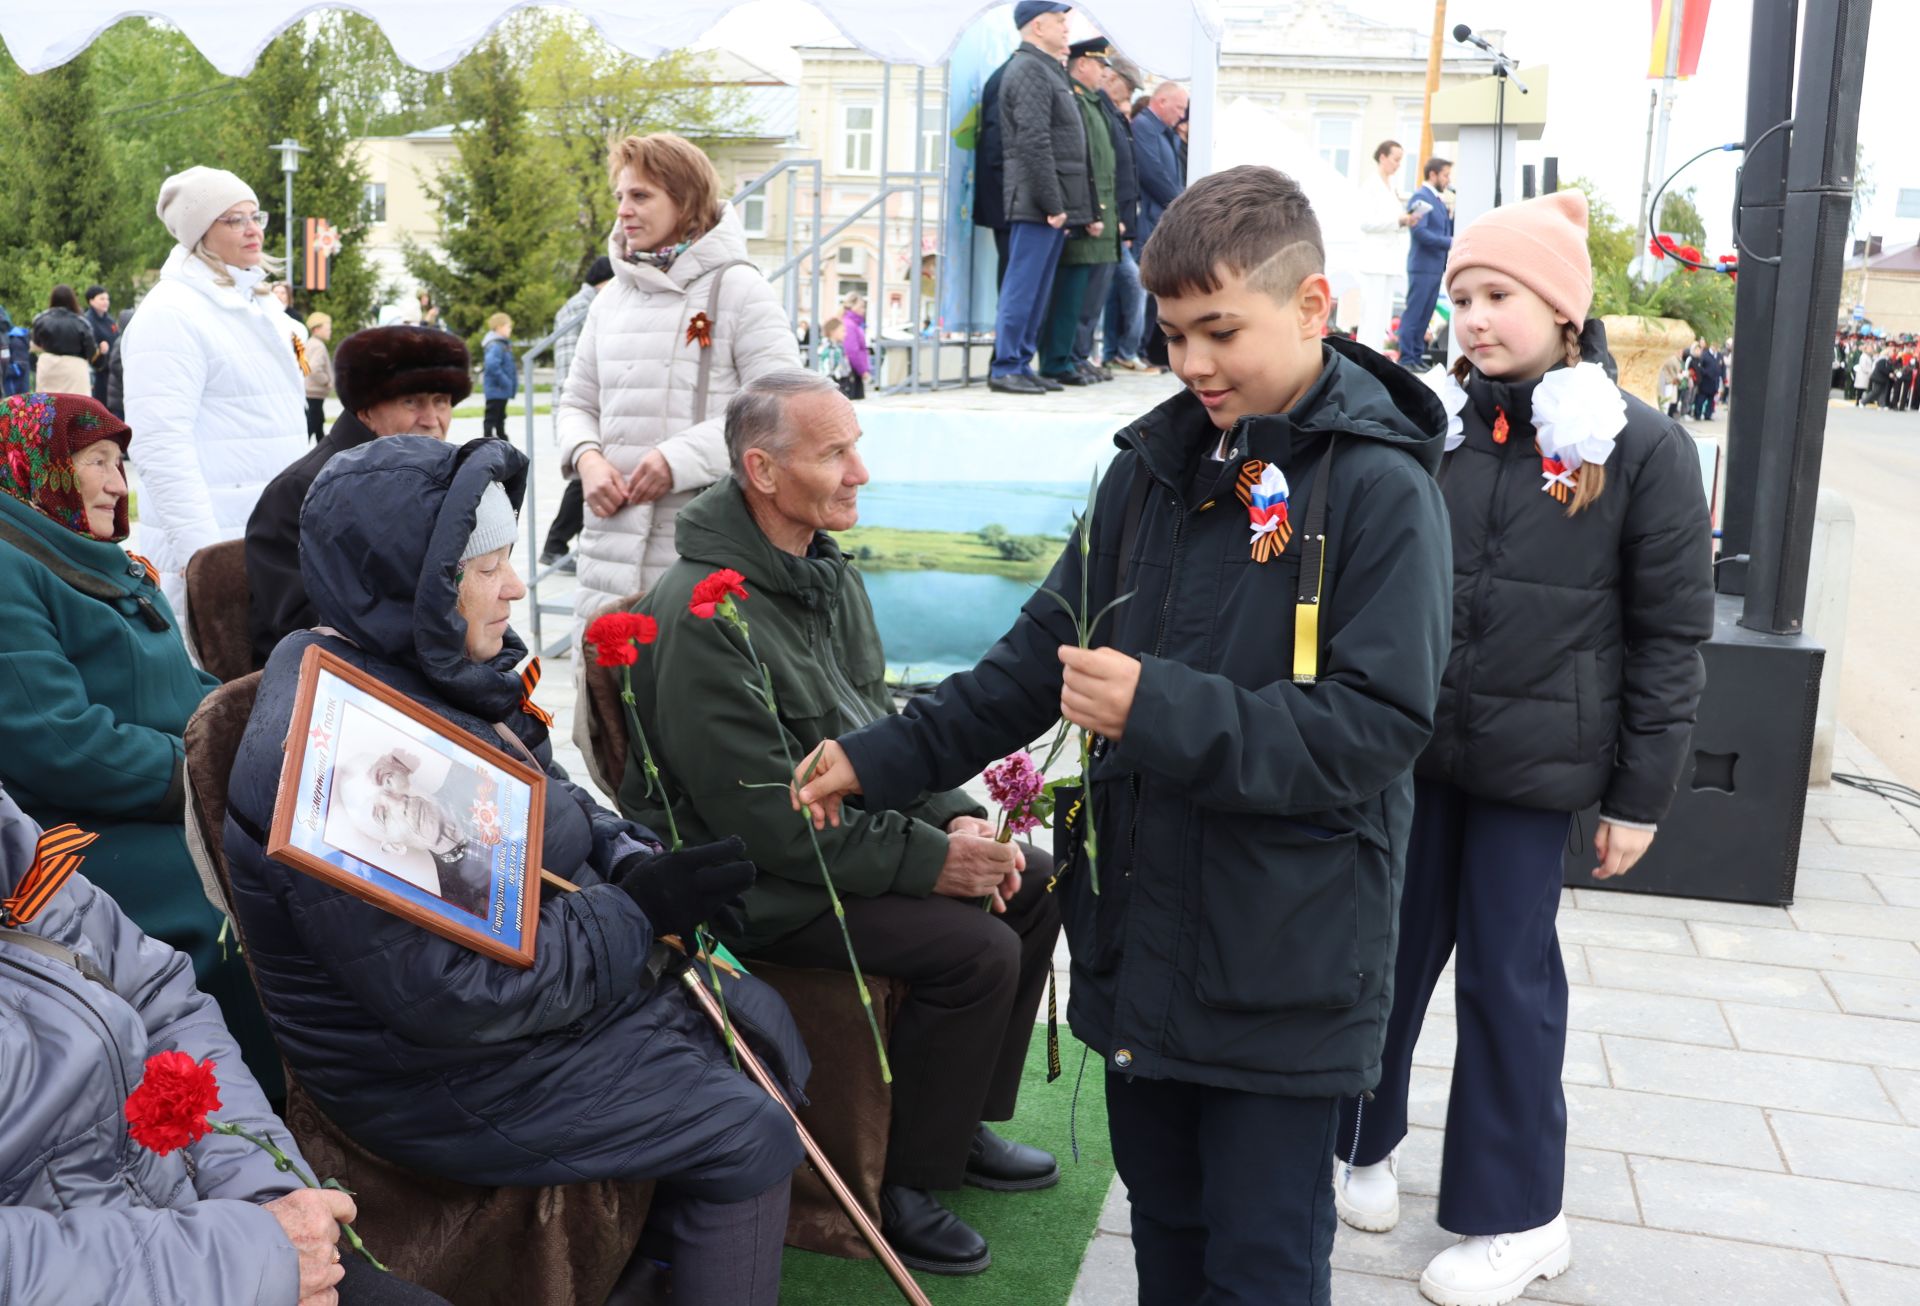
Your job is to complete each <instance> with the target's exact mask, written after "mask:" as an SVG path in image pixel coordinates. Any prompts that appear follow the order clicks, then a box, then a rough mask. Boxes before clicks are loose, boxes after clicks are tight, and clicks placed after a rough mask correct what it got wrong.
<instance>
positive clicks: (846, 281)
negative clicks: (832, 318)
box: [821, 277, 867, 312]
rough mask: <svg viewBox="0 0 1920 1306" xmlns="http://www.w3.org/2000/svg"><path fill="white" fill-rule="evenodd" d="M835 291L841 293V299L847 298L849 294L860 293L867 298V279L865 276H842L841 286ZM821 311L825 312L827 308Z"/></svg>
mask: <svg viewBox="0 0 1920 1306" xmlns="http://www.w3.org/2000/svg"><path fill="white" fill-rule="evenodd" d="M835 293H836V294H838V295H839V297H840V299H845V298H846V297H847V296H848V295H858V296H860V297H861V298H862V299H865V298H866V297H867V279H866V278H865V277H841V278H840V281H839V288H838V290H837V291H836V292H835ZM835 303H836V304H837V303H838V301H837V300H836V301H835ZM821 311H822V312H824V311H825V310H824V309H823V310H821ZM834 311H835V312H838V311H839V309H838V308H836V309H835V310H834Z"/></svg>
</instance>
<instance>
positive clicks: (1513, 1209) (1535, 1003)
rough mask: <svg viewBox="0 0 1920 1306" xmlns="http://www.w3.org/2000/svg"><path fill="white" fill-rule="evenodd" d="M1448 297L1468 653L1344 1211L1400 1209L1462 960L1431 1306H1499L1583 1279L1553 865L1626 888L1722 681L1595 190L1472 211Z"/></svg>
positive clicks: (1362, 1224) (1390, 1217)
mask: <svg viewBox="0 0 1920 1306" xmlns="http://www.w3.org/2000/svg"><path fill="white" fill-rule="evenodd" d="M1446 287H1447V293H1448V295H1449V296H1450V297H1451V299H1452V301H1453V330H1454V334H1455V337H1456V338H1457V339H1458V341H1459V343H1460V346H1461V348H1462V350H1463V351H1464V352H1463V356H1462V358H1461V359H1460V361H1459V363H1458V364H1457V365H1456V366H1455V367H1454V369H1453V370H1451V371H1448V370H1445V369H1442V368H1435V369H1434V370H1433V372H1432V373H1430V374H1429V376H1428V378H1427V379H1428V382H1429V384H1431V385H1432V386H1433V387H1434V389H1435V390H1436V391H1437V392H1438V393H1439V395H1440V397H1441V400H1442V402H1443V404H1444V405H1445V407H1446V409H1447V413H1448V417H1449V425H1448V432H1447V440H1446V450H1447V452H1446V454H1445V455H1444V457H1443V460H1442V465H1441V469H1440V471H1439V473H1438V476H1439V479H1440V483H1441V492H1442V493H1443V494H1444V496H1445V497H1446V501H1447V511H1448V514H1449V517H1450V519H1451V522H1452V527H1451V529H1452V536H1453V574H1454V603H1453V613H1454V620H1453V646H1452V649H1451V651H1450V653H1449V656H1448V662H1447V670H1446V673H1445V677H1444V679H1443V680H1442V689H1441V692H1440V701H1439V703H1438V705H1437V707H1436V709H1435V712H1434V723H1433V735H1432V738H1431V740H1430V742H1429V744H1428V746H1427V750H1426V752H1425V753H1424V754H1423V755H1422V757H1421V759H1420V761H1419V763H1418V765H1417V767H1416V768H1415V785H1414V812H1413V829H1412V833H1411V835H1410V837H1409V842H1408V851H1407V874H1406V883H1405V887H1404V889H1403V892H1402V897H1401V907H1400V935H1399V942H1398V951H1397V956H1396V962H1395V971H1394V989H1393V1014H1392V1017H1391V1018H1390V1020H1389V1022H1388V1025H1387V1042H1386V1047H1385V1049H1384V1052H1383V1054H1382V1058H1381V1077H1380V1084H1379V1086H1378V1087H1377V1088H1376V1090H1375V1092H1374V1095H1373V1097H1372V1098H1370V1099H1368V1100H1366V1101H1365V1102H1361V1101H1357V1100H1356V1101H1352V1102H1348V1103H1346V1104H1344V1108H1343V1112H1342V1121H1341V1129H1340V1134H1339V1143H1338V1149H1339V1150H1338V1155H1337V1156H1336V1159H1335V1166H1334V1202H1335V1206H1336V1208H1337V1210H1338V1211H1339V1214H1340V1218H1341V1219H1342V1220H1344V1221H1345V1222H1346V1223H1347V1224H1349V1225H1352V1226H1353V1227H1355V1228H1358V1229H1364V1230H1369V1231H1372V1232H1377V1233H1383V1232H1386V1231H1387V1230H1389V1229H1391V1228H1393V1226H1394V1223H1395V1222H1396V1221H1397V1220H1398V1218H1399V1211H1400V1201H1399V1182H1398V1167H1399V1151H1400V1145H1401V1143H1402V1140H1403V1139H1405V1138H1406V1134H1407V1096H1408V1093H1407V1090H1408V1081H1409V1077H1410V1074H1411V1063H1412V1058H1413V1048H1414V1044H1415V1042H1416V1041H1417V1040H1418V1038H1419V1035H1420V1026H1421V1022H1422V1021H1423V1019H1424V1017H1425V1013H1426V1010H1427V1003H1428V1000H1429V998H1431V996H1432V994H1433V990H1434V987H1435V985H1436V984H1437V983H1438V981H1439V979H1440V974H1441V971H1442V969H1443V968H1444V967H1445V965H1446V964H1447V960H1448V957H1449V956H1453V957H1454V958H1455V960H1456V969H1455V979H1454V991H1455V1010H1456V1012H1457V1025H1458V1043H1457V1047H1456V1051H1455V1055H1454V1068H1453V1086H1452V1091H1451V1094H1450V1096H1449V1100H1448V1106H1447V1128H1446V1136H1445V1144H1444V1147H1445V1151H1444V1157H1443V1160H1442V1165H1441V1173H1440V1203H1439V1211H1438V1220H1439V1223H1440V1225H1441V1227H1443V1228H1445V1229H1448V1230H1451V1231H1452V1232H1454V1233H1456V1234H1460V1235H1462V1237H1461V1240H1460V1241H1459V1242H1458V1243H1456V1244H1455V1245H1454V1246H1452V1247H1449V1248H1447V1249H1446V1250H1444V1251H1442V1252H1440V1253H1439V1254H1438V1255H1437V1256H1435V1257H1434V1258H1433V1260H1432V1261H1431V1262H1429V1263H1428V1265H1427V1268H1426V1271H1425V1273H1424V1274H1422V1276H1421V1279H1420V1291H1421V1293H1422V1294H1423V1295H1424V1296H1425V1297H1426V1298H1427V1299H1428V1300H1429V1301H1433V1302H1436V1303H1440V1304H1441V1306H1498V1304H1499V1303H1502V1302H1508V1301H1512V1300H1513V1299H1514V1298H1516V1297H1518V1296H1520V1295H1521V1293H1523V1292H1525V1291H1526V1289H1527V1285H1528V1284H1530V1283H1532V1282H1533V1281H1534V1280H1536V1279H1540V1278H1552V1277H1553V1276H1555V1275H1557V1274H1559V1273H1561V1272H1562V1271H1563V1270H1565V1269H1566V1268H1567V1266H1568V1265H1569V1264H1570V1263H1571V1258H1572V1242H1571V1237H1570V1234H1569V1232H1568V1228H1567V1222H1566V1217H1565V1215H1564V1214H1563V1213H1562V1211H1561V1189H1562V1184H1563V1180H1564V1178H1565V1171H1566V1134H1567V1105H1566V1098H1565V1095H1564V1094H1563V1093H1562V1091H1561V1087H1560V1069H1561V1062H1562V1059H1563V1057H1564V1055H1565V1051H1566V1030H1567V976H1566V971H1565V969H1564V967H1563V964H1562V961H1561V952H1560V945H1559V939H1558V936H1557V934H1556V931H1555V928H1554V916H1555V913H1556V911H1557V910H1558V907H1559V902H1560V889H1561V882H1562V876H1563V856H1565V850H1566V849H1567V848H1569V847H1572V848H1576V849H1577V848H1580V847H1581V846H1582V844H1584V843H1586V842H1587V838H1586V836H1585V833H1584V832H1585V830H1586V829H1587V828H1588V824H1589V823H1592V828H1593V829H1594V834H1593V835H1592V837H1591V847H1592V849H1593V854H1594V857H1593V860H1592V861H1584V864H1578V865H1577V866H1576V863H1582V862H1583V859H1582V858H1581V857H1580V856H1579V855H1578V854H1575V855H1572V856H1565V862H1566V865H1567V867H1569V868H1573V869H1575V870H1576V872H1590V873H1592V874H1593V875H1594V876H1595V877H1596V878H1597V879H1601V880H1605V879H1609V878H1611V877H1613V876H1616V875H1624V874H1626V873H1627V872H1628V871H1630V870H1631V869H1633V866H1634V863H1635V862H1637V861H1639V859H1640V858H1641V857H1642V856H1643V855H1644V854H1645V853H1646V852H1647V850H1648V848H1649V847H1650V846H1651V845H1652V843H1653V840H1654V833H1655V830H1656V829H1657V827H1658V824H1659V821H1660V819H1661V818H1662V817H1663V816H1664V815H1665V814H1666V810H1667V807H1668V804H1669V803H1670V802H1671V801H1672V798H1673V793H1674V789H1675V787H1676V786H1677V784H1678V782H1679V777H1680V772H1681V768H1682V764H1683V762H1684V760H1685V758H1686V752H1687V739H1688V736H1689V734H1690V733H1691V730H1692V727H1693V720H1694V715H1695V712H1696V709H1697V707H1698V705H1699V701H1700V692H1701V689H1702V687H1703V685H1704V684H1705V679H1706V677H1705V671H1704V668H1703V664H1702V662H1701V659H1700V654H1699V648H1698V646H1699V644H1700V641H1702V640H1703V639H1705V638H1706V637H1707V635H1708V634H1710V633H1711V631H1712V627H1713V583H1712V566H1711V562H1710V550H1711V543H1710V523H1709V521H1708V516H1707V504H1706V495H1705V492H1704V490H1703V488H1702V486H1701V482H1700V470H1699V461H1698V458H1697V455H1696V454H1695V452H1694V449H1693V441H1692V440H1691V439H1690V438H1689V437H1688V436H1687V434H1686V433H1685V432H1684V431H1682V430H1681V429H1680V427H1679V426H1677V425H1676V424H1674V423H1673V422H1672V421H1670V420H1669V419H1668V418H1667V417H1666V416H1665V414H1663V413H1660V412H1657V411H1655V410H1654V409H1653V408H1651V407H1650V406H1648V405H1647V404H1644V403H1642V402H1641V401H1640V400H1639V399H1637V398H1634V397H1633V396H1631V395H1627V394H1624V393H1623V392H1622V391H1621V390H1620V389H1619V388H1618V387H1617V386H1616V385H1615V384H1614V382H1613V380H1612V378H1611V376H1610V375H1609V368H1610V365H1611V361H1612V360H1611V359H1610V357H1609V356H1608V354H1607V342H1606V331H1605V328H1604V327H1603V326H1602V325H1601V323H1599V322H1598V321H1589V320H1588V318H1587V312H1588V309H1589V308H1590V307H1591V306H1592V302H1593V271H1592V267H1591V264H1590V263H1589V261H1588V257H1587V202H1586V198H1585V196H1583V195H1581V194H1580V193H1579V192H1577V191H1570V192H1561V193H1559V194H1555V195H1548V196H1546V197H1544V198H1542V199H1537V200H1530V201H1528V202H1526V203H1524V204H1515V205H1511V206H1508V207H1505V208H1499V209H1495V210H1494V211H1493V212H1491V213H1488V214H1487V215H1485V216H1484V217H1482V218H1480V219H1479V220H1478V221H1476V222H1475V223H1474V224H1473V225H1472V226H1470V227H1468V228H1467V229H1466V230H1465V231H1463V232H1461V233H1460V234H1459V235H1458V236H1457V237H1455V239H1454V243H1453V249H1452V254H1451V257H1450V258H1449V260H1448V262H1447V273H1446ZM1576 822H1577V823H1578V824H1577V825H1576V824H1575V823H1576ZM1570 827H1574V828H1573V829H1570ZM1596 862H1597V863H1598V866H1597V869H1596V867H1595V863H1596ZM1419 1145H1420V1144H1417V1143H1416V1146H1419ZM1429 1163H1430V1162H1429Z"/></svg>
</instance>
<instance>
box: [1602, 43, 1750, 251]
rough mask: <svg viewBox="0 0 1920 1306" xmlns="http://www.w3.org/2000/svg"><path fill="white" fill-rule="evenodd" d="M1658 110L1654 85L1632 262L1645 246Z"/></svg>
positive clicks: (1649, 108) (1642, 160) (1649, 104)
mask: <svg viewBox="0 0 1920 1306" xmlns="http://www.w3.org/2000/svg"><path fill="white" fill-rule="evenodd" d="M1749 68H1751V65H1749ZM1749 76H1751V73H1749ZM1749 86H1751V83H1749ZM1659 111H1660V88H1659V87H1657V86H1656V87H1654V88H1653V89H1652V90H1650V91H1648V92H1647V152H1646V154H1645V156H1644V157H1642V158H1641V160H1640V212H1639V214H1638V216H1637V218H1636V220H1635V222H1634V230H1633V259H1632V263H1638V262H1639V261H1640V258H1641V254H1642V251H1644V250H1645V249H1646V247H1647V204H1648V202H1649V201H1650V200H1652V198H1653V116H1654V115H1655V114H1656V113H1658V112H1659ZM1630 265H1631V264H1630Z"/></svg>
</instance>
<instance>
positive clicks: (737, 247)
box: [607, 204, 747, 295]
mask: <svg viewBox="0 0 1920 1306" xmlns="http://www.w3.org/2000/svg"><path fill="white" fill-rule="evenodd" d="M632 255H633V250H632V249H631V248H630V247H629V246H628V244H627V233H626V232H624V231H622V230H620V224H619V222H618V221H616V222H615V223H614V226H613V231H612V232H611V233H609V235H608V236H607V257H608V258H610V259H611V260H613V275H614V276H616V277H618V278H619V279H620V280H622V281H625V282H627V283H629V284H631V285H634V286H637V287H639V288H640V289H641V290H664V291H670V292H672V293H674V294H677V295H684V294H686V293H687V287H689V286H691V285H692V284H693V283H694V282H695V281H698V280H699V279H700V278H701V277H702V276H704V275H705V274H706V273H708V272H710V271H712V270H713V269H714V268H717V267H719V266H721V265H722V264H724V263H737V262H739V261H740V260H741V259H744V258H746V257H747V231H746V228H745V227H743V226H741V225H740V215H739V214H738V213H736V212H734V208H733V205H731V204H729V205H727V206H726V207H725V209H724V210H723V211H722V212H721V214H720V221H718V222H716V223H714V224H713V229H712V230H711V231H709V232H707V234H706V235H704V236H702V237H700V239H698V240H696V241H694V242H693V243H692V244H691V245H689V246H687V247H686V248H685V249H683V250H681V251H680V257H679V258H676V259H675V260H674V261H673V266H672V267H670V268H668V269H667V270H666V271H664V272H662V271H661V270H660V269H659V268H656V267H654V266H652V265H651V264H647V263H635V262H633V260H632Z"/></svg>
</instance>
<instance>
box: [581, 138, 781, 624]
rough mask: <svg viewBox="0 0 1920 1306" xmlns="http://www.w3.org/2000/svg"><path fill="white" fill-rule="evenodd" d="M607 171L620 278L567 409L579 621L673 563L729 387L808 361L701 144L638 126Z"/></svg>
mask: <svg viewBox="0 0 1920 1306" xmlns="http://www.w3.org/2000/svg"><path fill="white" fill-rule="evenodd" d="M608 171H609V173H610V174H611V176H612V179H613V186H614V192H615V194H616V196H617V197H618V199H619V205H620V207H619V216H618V218H617V219H616V220H615V225H614V230H613V234H612V237H611V238H610V239H609V240H608V242H607V253H608V256H609V257H610V258H611V259H612V261H613V270H614V271H613V281H612V282H611V283H609V284H608V286H607V288H606V290H605V291H604V292H603V293H602V294H601V295H600V296H599V298H597V299H596V300H594V302H593V308H592V310H591V311H590V312H589V313H588V314H587V321H586V325H585V327H584V328H583V330H582V332H581V335H580V343H579V346H578V349H577V351H576V352H575V354H574V357H573V366H572V368H571V370H570V371H569V372H568V373H567V388H566V393H565V394H564V395H562V396H561V399H560V416H559V431H560V447H561V465H562V469H563V470H564V471H565V473H566V475H567V476H568V477H569V478H571V477H574V476H578V477H580V478H581V480H582V481H583V482H584V484H585V490H586V503H587V516H586V526H585V529H584V530H583V531H582V532H581V535H580V543H579V546H578V556H579V559H580V563H579V580H580V587H579V590H578V591H577V593H576V595H575V598H574V614H575V616H576V618H577V619H578V620H579V621H580V622H582V623H584V622H586V621H587V620H590V619H591V618H592V617H593V616H594V615H596V614H597V613H599V612H600V611H601V610H602V609H604V608H606V607H608V606H609V605H611V604H613V603H614V602H616V601H617V600H619V599H622V598H625V597H627V596H629V595H631V594H634V593H635V592H637V591H644V590H647V589H649V588H651V587H652V585H653V583H654V582H655V581H656V580H658V579H659V578H660V576H661V574H662V573H664V572H665V571H666V569H667V568H668V567H669V566H670V565H671V564H672V563H673V561H674V559H675V557H676V554H675V552H674V547H673V525H674V519H675V518H676V517H677V516H678V515H679V512H680V508H681V506H682V505H684V504H685V503H687V502H688V501H689V500H691V499H692V498H693V496H694V495H695V494H698V493H699V492H700V491H701V490H703V489H705V488H706V487H707V486H709V485H712V484H713V483H714V482H715V481H718V480H720V479H721V478H722V477H724V476H726V475H727V452H726V443H725V440H724V438H723V436H722V419H723V417H724V416H725V413H726V406H727V400H728V399H729V398H731V397H732V396H733V394H734V393H735V392H736V391H737V390H739V389H740V388H741V387H742V386H744V385H745V384H746V383H747V382H749V381H751V380H753V379H754V378H756V377H758V376H761V375H763V374H765V373H768V372H773V371H778V370H782V369H790V368H794V367H796V366H798V356H797V354H796V353H795V350H794V344H793V331H792V328H791V327H790V326H789V324H788V322H787V319H786V315H785V313H784V312H783V311H782V309H781V307H780V302H779V299H778V297H777V296H776V295H775V294H774V291H773V288H772V287H771V286H770V285H768V283H767V280H766V278H765V277H764V276H763V275H762V274H761V273H760V271H759V269H757V268H755V267H753V266H752V265H751V264H748V263H746V258H747V242H746V235H745V232H744V230H743V228H742V227H741V225H740V219H739V216H738V215H737V214H736V213H735V212H734V211H733V209H732V207H731V206H729V205H728V204H727V203H726V201H725V199H724V198H723V197H722V194H721V190H720V178H719V176H718V174H716V173H715V172H714V168H713V164H712V162H711V161H710V160H708V158H707V156H706V155H705V154H704V153H702V152H701V150H700V148H699V147H698V146H696V145H694V144H692V143H691V142H689V141H686V140H683V139H681V138H680V137H678V136H673V135H669V134H666V133H660V134H656V135H653V136H645V137H637V136H629V137H628V138H626V139H625V140H623V141H620V142H618V143H617V144H616V145H614V147H613V149H612V151H611V154H610V155H609V158H608ZM735 264H742V265H743V266H734V265H735ZM716 277H719V278H721V281H720V285H719V296H718V299H717V301H716V299H715V297H714V278H716ZM703 316H704V319H705V322H704V325H705V328H706V329H705V330H701V329H700V327H701V325H702V321H701V320H702V318H703ZM705 354H710V355H711V359H710V363H709V375H708V377H707V392H706V395H705V401H704V404H703V403H702V402H701V396H700V395H699V393H698V392H699V387H700V373H701V361H702V356H703V355H705Z"/></svg>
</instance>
